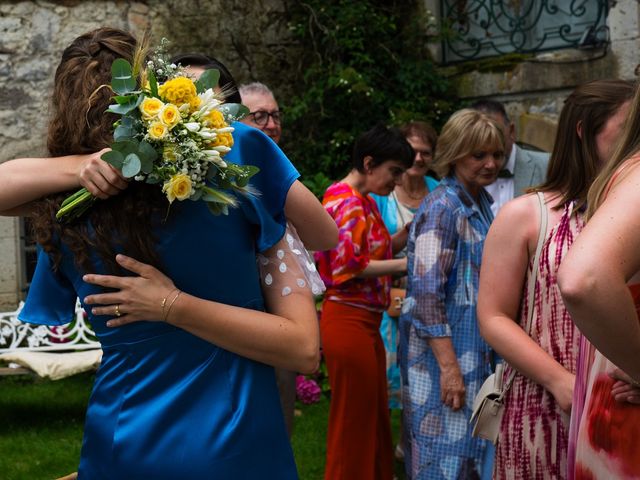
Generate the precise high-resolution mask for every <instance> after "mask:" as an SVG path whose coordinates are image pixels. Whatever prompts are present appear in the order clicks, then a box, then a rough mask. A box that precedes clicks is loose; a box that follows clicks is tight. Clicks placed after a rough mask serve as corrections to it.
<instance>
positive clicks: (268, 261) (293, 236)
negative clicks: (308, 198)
mask: <svg viewBox="0 0 640 480" xmlns="http://www.w3.org/2000/svg"><path fill="white" fill-rule="evenodd" d="M258 266H259V267H260V279H261V283H262V287H263V289H264V288H268V289H277V291H278V292H279V293H280V295H282V296H283V297H284V296H287V295H291V293H292V292H295V291H296V290H311V293H312V294H313V295H320V294H321V293H322V292H324V291H325V286H324V283H323V282H322V279H321V278H320V275H319V274H318V272H317V270H316V265H315V263H314V261H313V258H311V255H309V253H308V252H307V250H306V249H305V248H304V245H303V244H302V241H301V240H300V237H298V233H297V232H296V229H295V228H294V227H293V225H291V224H289V223H287V228H286V231H285V234H284V236H283V237H282V238H281V239H280V241H279V242H278V243H277V244H275V245H274V246H273V247H272V248H270V249H269V250H267V251H265V252H263V253H260V254H258Z"/></svg>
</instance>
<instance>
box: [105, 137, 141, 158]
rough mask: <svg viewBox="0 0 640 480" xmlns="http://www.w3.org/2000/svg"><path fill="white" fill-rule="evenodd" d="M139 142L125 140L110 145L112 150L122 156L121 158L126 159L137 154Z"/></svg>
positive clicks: (129, 139) (131, 139) (130, 139)
mask: <svg viewBox="0 0 640 480" xmlns="http://www.w3.org/2000/svg"><path fill="white" fill-rule="evenodd" d="M138 144H139V142H138V141H137V140H136V139H133V138H128V139H126V140H119V141H117V142H113V143H112V144H111V149H112V150H117V151H118V152H120V153H121V154H122V158H123V159H124V157H126V156H127V155H129V154H130V153H137V152H138Z"/></svg>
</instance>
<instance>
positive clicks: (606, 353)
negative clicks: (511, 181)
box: [558, 90, 640, 479]
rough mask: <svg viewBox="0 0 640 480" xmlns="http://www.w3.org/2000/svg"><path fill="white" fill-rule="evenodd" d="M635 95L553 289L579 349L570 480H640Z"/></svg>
mask: <svg viewBox="0 0 640 480" xmlns="http://www.w3.org/2000/svg"><path fill="white" fill-rule="evenodd" d="M639 184H640V90H636V93H635V97H634V99H633V103H632V107H631V110H630V113H629V116H628V118H627V119H626V125H625V128H624V134H623V136H622V140H621V141H620V144H619V145H618V147H617V148H616V150H615V152H614V154H613V156H612V159H611V161H610V162H609V163H608V164H607V166H606V167H605V168H604V170H603V171H602V173H601V174H600V175H599V176H598V178H597V179H596V181H595V182H594V184H593V186H592V187H591V189H590V190H589V195H588V206H589V208H588V210H587V215H586V217H587V224H586V226H585V228H584V229H583V231H582V233H581V234H580V236H579V237H578V238H577V239H576V241H575V243H574V245H573V248H572V249H571V251H570V252H569V254H568V255H567V257H566V258H565V260H564V261H563V262H562V266H561V267H560V270H559V272H558V284H559V286H560V291H561V293H562V298H563V300H564V302H565V304H566V306H567V309H568V310H569V312H570V314H571V317H572V318H573V321H574V322H575V324H576V325H577V327H578V328H579V329H580V331H581V332H582V333H583V334H584V336H585V337H586V338H587V339H588V342H583V344H582V345H581V350H580V359H579V366H578V374H577V381H576V388H575V396H574V403H578V402H580V403H581V404H582V408H580V409H575V408H574V410H573V411H572V417H571V430H572V431H571V434H572V437H571V440H572V441H574V442H575V459H574V464H573V465H571V466H570V470H569V478H575V479H613V478H615V479H636V478H640V462H638V459H639V458H640V447H639V446H638V442H637V440H636V439H637V438H638V437H640V362H638V358H639V355H640V320H639V318H638V312H639V311H640V245H638V239H640V210H638V208H637V206H638V205H640V189H639V188H638V185H639Z"/></svg>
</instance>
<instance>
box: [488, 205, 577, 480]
mask: <svg viewBox="0 0 640 480" xmlns="http://www.w3.org/2000/svg"><path fill="white" fill-rule="evenodd" d="M572 207H573V205H572V204H569V205H566V206H565V208H564V212H563V214H562V217H561V218H560V221H559V222H558V223H557V224H556V225H555V226H554V227H553V228H551V230H550V231H549V232H548V233H547V238H546V239H545V242H544V245H543V248H542V252H541V254H540V266H539V269H538V278H537V279H536V285H535V296H534V305H528V304H527V302H528V299H527V293H526V286H527V282H528V279H527V281H525V284H524V285H525V291H523V294H522V299H523V300H522V306H521V312H520V325H521V326H522V327H523V328H524V327H525V326H526V322H527V315H528V312H529V309H530V308H534V312H533V319H532V324H531V330H532V331H531V332H529V336H531V337H532V338H533V339H534V340H535V341H536V343H538V345H540V346H541V347H542V348H543V349H544V350H545V351H546V352H547V353H548V354H549V355H551V356H552V357H553V358H554V359H555V360H556V361H558V362H559V363H560V364H561V365H562V366H564V368H566V369H567V370H569V371H570V372H573V373H575V371H576V363H577V355H578V343H579V338H580V335H579V332H578V330H577V329H576V328H575V326H574V324H573V322H572V320H571V318H570V316H569V313H568V312H567V310H566V308H565V307H564V304H563V302H562V298H561V296H560V290H559V289H558V285H557V276H556V275H557V271H558V268H559V266H560V262H561V261H562V259H563V258H564V256H565V255H566V253H567V251H568V250H569V247H571V244H572V243H573V241H574V239H575V237H576V235H577V234H578V233H579V232H580V231H581V230H582V228H583V226H584V220H583V218H582V214H581V213H577V214H575V215H572V210H573V208H572ZM532 267H533V261H532V262H531V263H530V265H529V268H528V275H529V274H530V273H531V271H532ZM505 370H506V371H505V376H504V378H505V381H506V379H507V378H508V376H509V374H510V372H511V369H510V368H506V369H505ZM568 435H569V415H568V414H566V413H564V412H563V411H562V410H561V409H560V407H559V406H558V404H557V403H556V401H555V399H554V397H553V395H552V394H551V393H550V392H549V391H547V390H546V389H545V388H543V387H542V386H541V385H539V384H537V383H535V382H533V381H532V380H530V379H528V378H527V377H524V376H523V375H521V374H519V373H517V374H516V376H515V379H514V381H513V385H512V386H511V389H510V390H509V392H508V394H507V396H506V404H505V413H504V417H503V419H502V426H501V429H500V438H499V443H498V446H497V447H496V459H495V465H494V478H496V479H515V480H535V479H539V480H543V479H550V478H553V479H564V478H566V477H567V444H568Z"/></svg>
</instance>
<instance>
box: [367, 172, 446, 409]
mask: <svg viewBox="0 0 640 480" xmlns="http://www.w3.org/2000/svg"><path fill="white" fill-rule="evenodd" d="M424 183H425V185H426V186H427V191H428V192H431V191H433V189H434V188H436V187H437V186H438V180H436V179H435V178H433V177H429V176H425V177H424ZM371 197H373V199H374V200H375V201H376V205H378V210H380V216H381V217H382V221H383V222H384V225H385V226H386V227H387V230H389V234H390V235H394V234H395V233H396V232H397V231H398V230H400V229H401V228H402V227H403V226H404V225H403V224H402V222H404V223H407V222H410V221H411V220H413V215H410V216H408V217H407V218H402V215H401V214H398V210H399V208H398V198H397V197H396V196H395V194H393V193H392V194H391V195H376V194H371ZM407 213H408V212H407ZM414 214H415V212H414ZM404 256H406V248H405V249H403V250H402V252H400V254H396V255H395V257H396V258H400V257H404ZM405 284H406V277H403V278H402V283H401V284H400V285H396V283H395V281H394V284H393V286H397V287H404V286H405ZM380 336H381V337H382V342H383V343H384V349H385V353H386V357H387V386H388V396H389V408H390V409H395V410H398V409H401V408H402V396H401V389H400V383H401V382H400V365H399V364H398V355H397V352H398V343H399V337H398V318H393V317H390V316H389V314H388V313H387V312H383V313H382V322H380Z"/></svg>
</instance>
